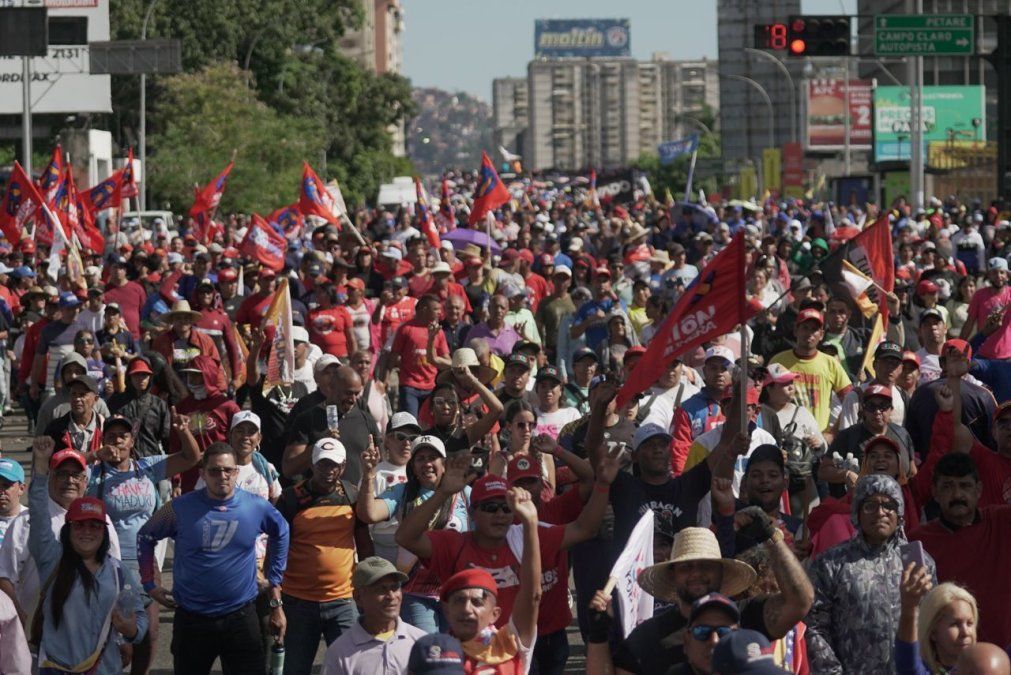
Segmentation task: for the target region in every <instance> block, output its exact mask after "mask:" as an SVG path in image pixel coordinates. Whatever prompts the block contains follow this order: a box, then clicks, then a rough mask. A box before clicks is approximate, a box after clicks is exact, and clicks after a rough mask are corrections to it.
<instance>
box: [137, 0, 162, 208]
mask: <svg viewBox="0 0 1011 675" xmlns="http://www.w3.org/2000/svg"><path fill="white" fill-rule="evenodd" d="M156 4H158V0H151V1H150V2H149V3H148V5H147V12H145V13H144V23H142V24H141V26H140V39H141V40H146V39H147V24H148V22H150V21H151V15H152V14H153V13H154V6H155V5H156ZM140 166H141V172H142V173H141V176H140V178H141V180H140V190H139V193H140V194H139V197H140V199H139V201H140V204H139V205H138V206H139V207H140V208H139V209H138V210H140V211H146V210H147V75H145V74H144V73H141V74H140Z"/></svg>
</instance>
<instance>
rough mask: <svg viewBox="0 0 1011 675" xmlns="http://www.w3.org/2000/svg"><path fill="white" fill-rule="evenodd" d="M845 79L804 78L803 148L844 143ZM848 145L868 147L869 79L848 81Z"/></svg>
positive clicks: (839, 146) (835, 146) (830, 147)
mask: <svg viewBox="0 0 1011 675" xmlns="http://www.w3.org/2000/svg"><path fill="white" fill-rule="evenodd" d="M846 94H847V92H846V80H844V79H842V78H834V79H813V80H808V82H807V149H808V150H815V151H818V150H825V151H834V150H841V149H842V148H843V147H844V146H845V145H846ZM849 118H850V134H849V141H850V148H851V149H853V150H870V149H871V83H870V81H869V80H850V81H849Z"/></svg>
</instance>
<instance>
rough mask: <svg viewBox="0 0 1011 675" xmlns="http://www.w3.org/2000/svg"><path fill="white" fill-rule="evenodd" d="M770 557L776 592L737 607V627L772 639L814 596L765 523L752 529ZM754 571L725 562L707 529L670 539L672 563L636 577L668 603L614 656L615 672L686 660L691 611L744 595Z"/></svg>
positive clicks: (661, 669)
mask: <svg viewBox="0 0 1011 675" xmlns="http://www.w3.org/2000/svg"><path fill="white" fill-rule="evenodd" d="M750 531H752V532H753V533H754V534H755V535H756V538H757V539H759V540H760V545H762V546H765V547H766V550H767V551H768V553H769V558H770V561H771V567H772V571H773V574H774V575H775V577H776V581H777V583H778V585H779V592H778V593H774V594H772V595H762V596H758V597H755V598H749V599H747V600H741V601H739V602H737V608H738V610H739V611H740V627H741V628H748V629H751V630H755V631H758V632H759V633H762V634H763V635H765V636H766V637H768V638H769V639H770V640H775V639H778V638H781V637H783V636H784V635H786V634H787V632H789V631H790V629H792V628H793V627H794V626H795V625H796V624H797V622H798V621H800V620H801V619H803V618H804V615H805V614H807V611H808V609H809V608H810V607H811V601H812V598H813V595H814V591H813V590H812V588H811V584H810V582H809V581H808V579H807V575H806V574H805V573H804V569H803V568H802V567H801V566H800V563H799V562H798V561H797V558H796V556H794V555H793V552H792V551H791V550H790V548H789V547H788V546H787V545H786V543H785V542H784V541H783V536H782V533H781V532H780V531H779V530H778V529H776V528H775V527H774V526H773V525H772V523H771V521H769V520H768V519H765V520H761V519H756V520H755V521H754V522H753V524H752V527H751V528H750ZM754 580H755V571H754V570H753V569H752V568H751V567H750V566H749V565H747V564H746V563H742V562H740V561H738V560H731V559H727V558H723V557H722V556H721V555H720V548H719V544H718V543H717V541H716V536H715V535H714V534H713V533H712V532H711V531H710V530H708V529H706V528H700V527H687V528H685V529H683V530H681V531H680V532H678V533H677V534H676V535H675V536H674V545H673V547H672V548H671V556H670V560H668V561H667V562H663V563H659V564H656V565H653V566H652V567H648V568H646V569H645V570H643V571H642V572H641V573H640V574H639V585H640V586H642V588H643V589H644V590H645V591H646V592H647V593H649V594H650V595H652V596H653V597H655V598H657V599H660V600H663V601H665V602H670V603H671V606H670V607H668V608H666V609H663V610H661V611H660V612H658V613H657V614H655V615H654V616H653V617H652V618H651V619H647V620H646V621H644V622H642V623H641V624H639V625H638V626H636V628H635V629H634V630H633V631H632V632H631V633H630V634H629V636H628V638H626V639H625V640H624V641H623V642H622V643H621V644H620V645H619V647H618V649H617V651H616V652H615V655H614V666H615V672H616V673H618V674H619V675H621V674H623V673H643V674H650V675H651V674H653V673H665V672H667V669H668V668H669V667H670V665H671V664H674V663H682V662H684V661H685V660H686V659H687V655H686V651H687V647H686V645H685V642H686V637H687V636H686V635H685V634H684V632H683V629H684V628H685V627H686V626H688V625H689V618H690V617H691V614H692V606H693V604H694V603H695V602H696V601H699V600H700V599H701V598H704V597H706V596H707V595H709V594H713V593H721V594H722V595H724V596H727V597H731V598H732V597H734V596H736V595H740V594H742V593H743V592H744V591H745V590H746V589H747V588H748V587H750V586H751V584H752V583H754Z"/></svg>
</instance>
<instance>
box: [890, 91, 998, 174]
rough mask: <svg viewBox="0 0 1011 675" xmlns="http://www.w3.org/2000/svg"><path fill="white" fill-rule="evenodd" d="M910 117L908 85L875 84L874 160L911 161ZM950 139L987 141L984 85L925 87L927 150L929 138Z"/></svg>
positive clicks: (924, 106) (925, 140)
mask: <svg viewBox="0 0 1011 675" xmlns="http://www.w3.org/2000/svg"><path fill="white" fill-rule="evenodd" d="M909 118H910V108H909V87H875V89H874V161H876V162H896V161H907V162H908V161H909V154H910V149H911V147H910V126H909ZM947 140H952V141H959V140H961V141H965V140H970V141H985V140H986V91H985V89H984V88H983V87H982V86H961V85H959V86H939V87H924V88H923V148H924V153H926V149H927V143H929V142H930V141H947ZM924 156H926V154H924Z"/></svg>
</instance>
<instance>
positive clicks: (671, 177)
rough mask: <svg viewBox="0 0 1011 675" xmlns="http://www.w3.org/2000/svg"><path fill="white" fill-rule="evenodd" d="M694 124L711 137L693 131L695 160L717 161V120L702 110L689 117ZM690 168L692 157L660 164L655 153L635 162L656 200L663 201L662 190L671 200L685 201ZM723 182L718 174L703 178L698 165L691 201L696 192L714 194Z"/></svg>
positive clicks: (704, 109) (687, 123)
mask: <svg viewBox="0 0 1011 675" xmlns="http://www.w3.org/2000/svg"><path fill="white" fill-rule="evenodd" d="M690 117H691V118H692V119H693V120H696V121H698V122H701V123H702V125H705V126H706V127H708V128H709V129H710V131H712V132H713V133H706V132H705V131H703V130H702V129H693V130H692V131H691V133H696V132H697V133H698V134H699V151H698V159H704V158H710V157H720V156H721V154H722V150H721V148H720V136H719V133H718V132H717V130H716V116H715V114H714V113H713V111H712V109H711V108H709V107H708V106H706V107H705V108H703V109H702V110H700V111H698V112H696V113H694V114H693V115H691V116H690ZM684 126H685V128H686V129H692V124H691V122H686V123H685V125H684ZM690 164H691V155H684V156H682V157H678V158H677V159H676V160H674V161H673V162H671V163H670V164H667V165H664V164H661V163H660V158H659V157H658V156H657V154H656V152H644V153H643V154H642V155H641V156H640V157H639V159H638V160H637V161H636V168H638V169H640V170H642V171H644V172H645V173H646V175H647V177H648V178H649V183H650V186H651V187H652V188H653V193H654V194H655V195H656V198H657V199H660V200H663V196H664V190H670V192H671V195H673V196H674V199H677V200H681V199H684V192H685V185H686V183H687V182H688V168H689V165H690ZM721 181H722V175H720V174H715V175H714V174H706V173H705V172H703V171H700V170H699V168H698V165H696V167H695V175H694V177H693V178H692V199H695V198H696V197H697V195H698V190H699V188H702V189H703V190H705V191H706V194H713V193H714V192H716V191H717V190H718V189H719V186H720V183H721Z"/></svg>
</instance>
